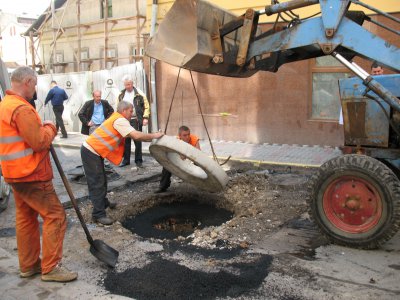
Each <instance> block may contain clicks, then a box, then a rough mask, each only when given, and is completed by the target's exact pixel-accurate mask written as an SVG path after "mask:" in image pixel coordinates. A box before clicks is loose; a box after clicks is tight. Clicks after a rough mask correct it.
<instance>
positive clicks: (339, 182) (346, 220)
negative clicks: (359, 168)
mask: <svg viewBox="0 0 400 300" xmlns="http://www.w3.org/2000/svg"><path fill="white" fill-rule="evenodd" d="M323 209H324V211H325V214H326V216H327V217H328V219H329V221H330V222H331V223H332V224H333V225H335V226H336V227H337V228H339V229H341V230H343V231H346V232H350V233H362V232H365V231H368V230H370V229H371V228H373V227H374V226H375V225H376V224H377V223H378V222H379V219H380V218H381V215H382V199H381V196H380V194H379V193H378V191H377V189H376V188H375V187H374V185H373V184H372V183H371V182H369V181H367V180H365V179H362V178H359V177H355V176H343V177H340V178H338V179H336V180H334V181H332V182H331V183H330V184H329V185H328V187H327V189H326V191H325V193H324V197H323Z"/></svg>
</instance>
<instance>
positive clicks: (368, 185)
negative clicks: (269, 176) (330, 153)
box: [308, 154, 400, 249]
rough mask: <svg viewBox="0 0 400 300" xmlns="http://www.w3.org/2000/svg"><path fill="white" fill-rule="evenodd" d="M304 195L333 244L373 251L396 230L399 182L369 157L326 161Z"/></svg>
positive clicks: (399, 217) (399, 209)
mask: <svg viewBox="0 0 400 300" xmlns="http://www.w3.org/2000/svg"><path fill="white" fill-rule="evenodd" d="M308 191H309V199H308V200H309V205H310V210H311V216H312V218H313V219H314V221H315V222H316V224H317V225H318V226H319V228H320V229H321V231H322V233H323V234H324V235H325V236H326V237H327V238H328V239H329V240H330V241H331V242H334V243H336V244H340V245H344V246H350V247H355V248H363V249H374V248H378V247H379V246H380V245H382V244H383V243H385V241H387V240H389V239H390V238H391V237H393V235H395V233H396V232H397V231H398V229H399V227H400V181H399V179H398V178H397V177H396V175H395V174H394V173H393V172H392V171H391V170H390V169H389V168H388V167H387V166H386V165H384V164H383V163H381V162H379V161H378V160H376V159H374V158H372V157H368V156H365V155H357V154H352V155H343V156H340V157H337V158H334V159H331V160H329V161H328V162H326V163H324V164H323V165H322V166H321V168H320V169H319V171H318V173H317V174H315V175H314V176H313V177H312V178H311V180H310V185H309V188H308Z"/></svg>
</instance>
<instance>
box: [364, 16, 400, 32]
mask: <svg viewBox="0 0 400 300" xmlns="http://www.w3.org/2000/svg"><path fill="white" fill-rule="evenodd" d="M366 20H367V21H369V22H371V23H373V24H375V25H378V26H380V27H382V28H385V29H386V30H389V31H390V32H393V33H394V34H397V35H400V31H397V30H394V29H393V28H390V27H389V26H386V25H385V24H383V23H381V22H378V21H375V20H372V19H371V18H369V17H368V18H366Z"/></svg>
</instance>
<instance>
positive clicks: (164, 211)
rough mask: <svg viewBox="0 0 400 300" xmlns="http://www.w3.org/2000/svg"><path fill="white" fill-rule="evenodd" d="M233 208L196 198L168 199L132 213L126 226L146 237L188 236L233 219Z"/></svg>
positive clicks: (169, 237) (170, 237)
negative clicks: (180, 200) (202, 201)
mask: <svg viewBox="0 0 400 300" xmlns="http://www.w3.org/2000/svg"><path fill="white" fill-rule="evenodd" d="M232 217H233V214H232V212H230V211H228V210H226V209H223V208H216V207H214V206H212V205H208V204H202V203H198V202H195V201H191V202H173V203H164V204H161V205H159V206H156V207H152V208H150V209H148V210H146V211H145V212H143V213H141V214H139V215H137V216H130V217H128V218H126V219H125V220H124V221H123V222H122V226H124V227H125V228H127V229H129V230H130V231H132V232H133V233H136V234H138V235H140V236H142V237H144V238H158V239H174V238H177V237H178V236H183V237H187V236H189V235H191V234H192V233H193V232H194V231H195V230H196V229H202V228H205V227H209V226H219V225H221V224H223V223H225V222H226V221H228V220H230V219H232Z"/></svg>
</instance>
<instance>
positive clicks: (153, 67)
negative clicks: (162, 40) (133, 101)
mask: <svg viewBox="0 0 400 300" xmlns="http://www.w3.org/2000/svg"><path fill="white" fill-rule="evenodd" d="M157 13H158V1H157V0H153V5H152V14H151V27H150V37H152V36H154V33H155V32H156V23H157ZM150 87H151V100H152V101H151V103H150V108H151V114H150V120H151V129H152V131H153V132H155V131H158V129H159V128H158V112H157V86H156V60H155V59H154V58H150Z"/></svg>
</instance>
